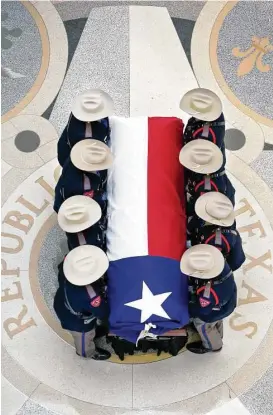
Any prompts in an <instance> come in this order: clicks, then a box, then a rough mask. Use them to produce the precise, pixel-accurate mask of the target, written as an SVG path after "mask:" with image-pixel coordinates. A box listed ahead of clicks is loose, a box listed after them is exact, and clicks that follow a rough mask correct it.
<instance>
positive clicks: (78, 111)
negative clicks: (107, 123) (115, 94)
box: [72, 89, 114, 122]
mask: <svg viewBox="0 0 273 415" xmlns="http://www.w3.org/2000/svg"><path fill="white" fill-rule="evenodd" d="M113 112H114V102H113V100H112V98H111V97H110V95H108V94H107V93H106V92H104V91H101V90H100V89H88V90H87V91H84V92H82V93H81V94H79V95H78V96H77V97H76V98H75V101H74V103H73V106H72V114H73V115H74V117H76V118H77V119H78V120H80V121H84V122H91V121H96V120H101V119H102V118H106V117H109V116H110V115H112V114H113Z"/></svg>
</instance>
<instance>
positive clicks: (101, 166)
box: [70, 138, 114, 172]
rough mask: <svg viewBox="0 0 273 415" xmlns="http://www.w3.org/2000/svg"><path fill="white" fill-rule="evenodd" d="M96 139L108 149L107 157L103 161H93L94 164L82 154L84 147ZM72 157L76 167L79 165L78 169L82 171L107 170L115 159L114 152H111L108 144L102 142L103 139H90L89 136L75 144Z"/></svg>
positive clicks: (71, 153)
mask: <svg viewBox="0 0 273 415" xmlns="http://www.w3.org/2000/svg"><path fill="white" fill-rule="evenodd" d="M95 141H97V142H98V143H100V145H101V146H103V147H105V148H106V149H107V154H106V158H105V160H103V162H101V163H93V164H91V163H87V162H85V161H84V160H83V159H82V157H81V154H82V152H83V151H84V148H85V146H86V145H88V144H90V143H91V142H95ZM70 159H71V162H72V164H73V165H74V166H75V167H77V169H79V170H82V171H87V172H92V171H100V170H107V169H109V168H110V167H111V166H112V164H113V161H114V157H113V154H112V153H111V151H110V149H109V147H108V146H106V144H104V143H102V142H101V141H98V140H94V139H88V138H86V139H84V140H81V141H79V142H78V143H77V144H75V145H74V146H73V148H72V150H71V152H70Z"/></svg>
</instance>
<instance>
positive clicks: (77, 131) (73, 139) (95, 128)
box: [58, 114, 110, 167]
mask: <svg viewBox="0 0 273 415" xmlns="http://www.w3.org/2000/svg"><path fill="white" fill-rule="evenodd" d="M91 126H92V138H93V139H96V140H99V141H102V142H103V143H105V144H107V145H108V144H109V139H110V128H109V119H108V118H103V119H102V120H99V121H93V122H92V123H91ZM85 128H86V123H85V122H83V121H80V120H78V119H77V118H75V117H74V116H73V114H70V118H69V121H68V123H67V126H66V127H65V129H64V131H63V133H62V135H61V137H60V139H59V141H58V161H59V163H60V165H61V166H62V167H63V165H64V163H65V161H66V160H67V158H68V157H69V155H70V151H71V149H72V147H73V146H74V145H75V144H76V143H77V142H78V141H81V140H83V139H84V138H88V137H85Z"/></svg>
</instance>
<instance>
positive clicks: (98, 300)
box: [90, 295, 101, 307]
mask: <svg viewBox="0 0 273 415" xmlns="http://www.w3.org/2000/svg"><path fill="white" fill-rule="evenodd" d="M90 304H91V306H92V307H99V306H100V305H101V296H100V295H98V296H97V297H96V298H94V300H92V301H90Z"/></svg>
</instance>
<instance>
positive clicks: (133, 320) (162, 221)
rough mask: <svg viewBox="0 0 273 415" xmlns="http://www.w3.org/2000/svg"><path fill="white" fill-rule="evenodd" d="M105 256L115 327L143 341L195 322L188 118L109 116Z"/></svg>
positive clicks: (132, 339) (111, 321) (117, 332)
mask: <svg viewBox="0 0 273 415" xmlns="http://www.w3.org/2000/svg"><path fill="white" fill-rule="evenodd" d="M110 145H111V151H112V153H113V155H114V164H113V166H112V168H110V169H109V171H108V184H107V186H108V189H107V190H108V227H107V255H108V258H109V261H110V265H109V269H108V300H109V305H110V319H109V324H110V332H111V334H114V335H115V336H120V337H122V338H123V339H125V340H127V341H129V342H132V343H137V342H138V340H139V339H141V338H143V337H145V336H150V337H152V338H153V337H154V338H155V336H159V335H162V334H164V333H166V332H169V331H170V330H174V329H178V328H181V327H183V326H185V325H186V324H187V323H188V322H189V314H188V286H187V277H186V276H185V275H183V274H182V273H181V271H180V259H181V256H182V254H183V252H184V251H185V249H186V213H185V195H184V193H185V192H184V170H183V167H182V166H181V164H180V163H179V157H178V156H179V152H180V150H181V148H182V145H183V122H182V120H180V119H178V118H173V117H151V118H149V117H135V118H122V117H113V118H112V119H111V144H110Z"/></svg>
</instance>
